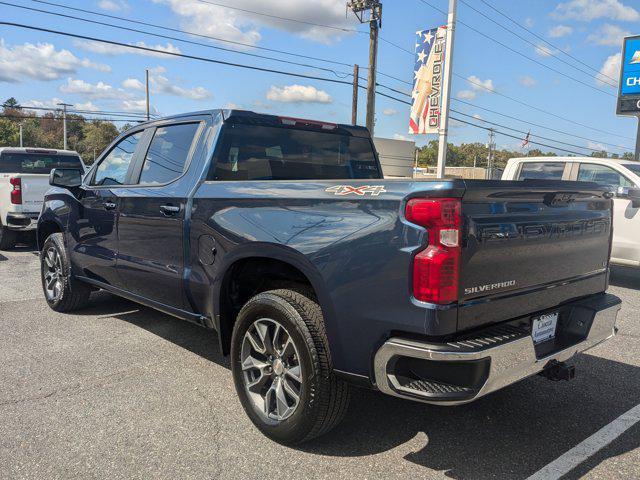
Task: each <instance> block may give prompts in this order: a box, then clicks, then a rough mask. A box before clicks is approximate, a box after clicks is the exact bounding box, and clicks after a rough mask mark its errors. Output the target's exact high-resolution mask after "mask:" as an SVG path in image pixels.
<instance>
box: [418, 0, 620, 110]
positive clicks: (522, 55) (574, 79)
mask: <svg viewBox="0 0 640 480" xmlns="http://www.w3.org/2000/svg"><path fill="white" fill-rule="evenodd" d="M419 1H420V2H422V3H424V4H425V5H428V6H429V7H431V8H433V9H435V10H438V11H440V12H443V13H445V14H446V12H445V11H444V10H441V9H439V8H437V7H435V6H434V5H432V4H430V3H429V2H427V1H426V0H419ZM458 23H459V24H460V25H464V26H465V27H467V28H468V29H470V30H472V31H474V32H476V33H477V34H479V35H482V36H483V37H485V38H487V39H489V40H491V41H492V42H494V43H496V44H498V45H500V46H501V47H503V48H505V49H507V50H509V51H511V52H513V53H515V54H516V55H519V56H521V57H523V58H526V59H527V60H529V61H531V62H533V63H535V64H537V65H540V66H541V67H543V68H546V69H547V70H550V71H552V72H554V73H557V74H558V75H562V76H563V77H565V78H568V79H570V80H573V81H574V82H577V83H579V84H581V85H584V86H585V87H587V88H590V89H591V90H595V91H596V92H600V93H602V94H604V95H608V96H610V97H615V95H614V94H613V93H611V92H607V91H606V90H602V89H600V88H598V87H594V86H593V85H590V84H589V83H587V82H583V81H582V80H580V79H578V78H575V77H572V76H571V75H568V74H566V73H564V72H562V71H561V70H558V69H556V68H553V67H550V66H549V65H547V64H545V63H543V62H540V61H538V60H536V59H535V58H533V57H530V56H528V55H526V54H524V53H522V52H519V51H517V50H516V49H515V48H512V47H510V46H509V45H507V44H506V43H503V42H501V41H500V40H497V39H495V38H493V37H492V36H490V35H487V34H485V33H483V32H482V31H480V30H478V29H477V28H475V27H473V26H471V25H469V24H468V23H465V22H463V21H462V20H458Z"/></svg>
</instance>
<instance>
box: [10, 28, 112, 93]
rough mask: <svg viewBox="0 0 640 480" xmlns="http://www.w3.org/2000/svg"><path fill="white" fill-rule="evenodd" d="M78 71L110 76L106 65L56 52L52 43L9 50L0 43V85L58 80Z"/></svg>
mask: <svg viewBox="0 0 640 480" xmlns="http://www.w3.org/2000/svg"><path fill="white" fill-rule="evenodd" d="M80 68H93V69H95V70H99V71H101V72H109V71H111V68H110V67H109V66H108V65H103V64H98V63H94V62H92V61H90V60H88V59H86V58H78V57H76V56H75V55H74V54H73V53H71V52H70V51H69V50H56V48H55V46H54V45H52V44H51V43H38V44H35V45H34V44H33V43H24V44H22V45H14V46H9V45H7V44H6V43H5V41H4V39H0V82H12V83H17V82H21V81H24V80H27V79H30V80H57V79H59V78H62V77H64V76H66V75H71V74H74V73H76V72H77V71H78V70H79V69H80Z"/></svg>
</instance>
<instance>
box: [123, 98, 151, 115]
mask: <svg viewBox="0 0 640 480" xmlns="http://www.w3.org/2000/svg"><path fill="white" fill-rule="evenodd" d="M119 108H120V109H122V110H124V111H125V112H146V111H147V101H146V100H145V99H142V100H123V101H122V103H121V104H120V107H119Z"/></svg>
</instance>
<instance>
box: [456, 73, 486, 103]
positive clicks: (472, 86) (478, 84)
mask: <svg viewBox="0 0 640 480" xmlns="http://www.w3.org/2000/svg"><path fill="white" fill-rule="evenodd" d="M467 83H468V86H469V89H468V90H460V91H459V92H458V93H457V94H456V97H457V98H459V99H460V100H473V99H474V98H476V97H477V96H478V94H480V93H483V92H487V91H490V92H493V91H494V90H495V88H494V86H493V80H491V79H490V78H488V79H486V80H482V79H480V78H479V77H476V76H475V75H471V76H469V77H467Z"/></svg>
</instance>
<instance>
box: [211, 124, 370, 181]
mask: <svg viewBox="0 0 640 480" xmlns="http://www.w3.org/2000/svg"><path fill="white" fill-rule="evenodd" d="M351 178H362V179H367V178H371V179H373V178H382V174H381V173H380V168H379V167H378V163H377V161H376V158H375V154H374V150H373V146H372V144H371V141H370V140H369V139H368V138H360V137H352V136H351V135H343V134H340V133H332V132H326V131H318V130H303V129H295V128H282V127H265V126H256V125H233V126H230V127H227V128H226V129H225V130H224V132H223V134H222V135H221V139H220V143H219V147H218V149H217V151H216V163H215V168H214V169H213V171H212V172H211V173H210V175H209V180H315V179H351Z"/></svg>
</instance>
